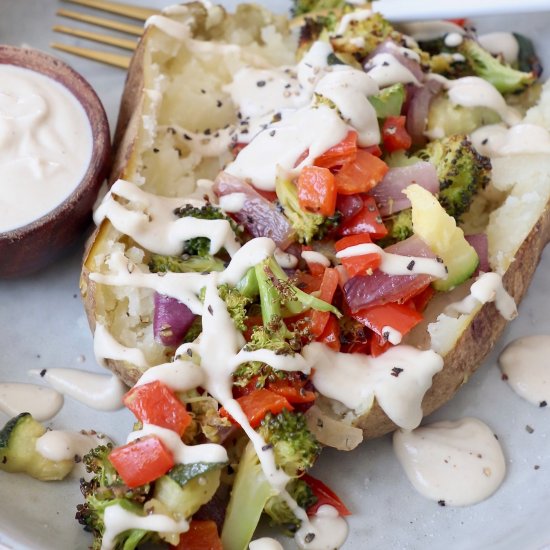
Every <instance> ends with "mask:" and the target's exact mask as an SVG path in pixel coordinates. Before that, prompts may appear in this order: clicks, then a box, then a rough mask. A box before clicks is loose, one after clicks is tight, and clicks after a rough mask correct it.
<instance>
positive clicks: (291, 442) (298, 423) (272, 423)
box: [258, 409, 321, 477]
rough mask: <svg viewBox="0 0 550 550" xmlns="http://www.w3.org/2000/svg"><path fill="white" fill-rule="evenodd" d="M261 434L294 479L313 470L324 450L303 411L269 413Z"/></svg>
mask: <svg viewBox="0 0 550 550" xmlns="http://www.w3.org/2000/svg"><path fill="white" fill-rule="evenodd" d="M258 431H259V433H260V435H261V436H262V437H263V438H264V440H265V441H266V442H267V443H268V444H269V445H272V447H273V452H274V453H275V461H276V462H277V465H278V466H279V467H280V468H282V469H283V470H284V471H285V472H286V473H287V474H288V475H289V476H291V477H295V476H297V475H298V474H299V473H300V472H303V471H305V470H308V469H309V468H311V467H312V466H313V464H314V462H315V460H316V459H317V456H318V455H319V452H320V450H321V447H320V445H319V443H318V442H317V440H316V439H315V437H314V436H313V434H312V433H311V432H310V431H309V429H308V427H307V424H306V419H305V417H304V415H303V414H302V413H300V412H294V411H293V412H290V411H287V410H286V409H285V410H283V411H282V412H280V413H279V414H276V415H274V414H271V413H268V414H266V416H265V418H264V419H263V420H262V422H261V424H260V428H259V430H258Z"/></svg>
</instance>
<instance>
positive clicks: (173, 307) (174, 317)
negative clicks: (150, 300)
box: [153, 292, 195, 347]
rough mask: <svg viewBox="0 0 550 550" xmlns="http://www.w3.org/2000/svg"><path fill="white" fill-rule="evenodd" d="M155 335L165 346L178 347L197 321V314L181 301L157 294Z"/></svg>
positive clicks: (154, 319)
mask: <svg viewBox="0 0 550 550" xmlns="http://www.w3.org/2000/svg"><path fill="white" fill-rule="evenodd" d="M154 301H155V313H154V317H153V334H154V336H155V340H156V341H157V342H160V343H161V344H163V345H164V346H170V347H173V346H177V345H178V344H180V343H181V341H182V340H183V337H184V336H185V335H186V334H187V331H188V330H189V328H190V327H191V325H192V324H193V321H194V320H195V314H194V313H193V312H192V311H191V310H190V309H189V308H188V307H187V306H186V305H185V304H182V303H181V302H180V301H179V300H176V299H175V298H172V297H170V296H165V295H164V294H158V293H157V292H155V297H154Z"/></svg>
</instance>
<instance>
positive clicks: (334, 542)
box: [294, 504, 348, 550]
mask: <svg viewBox="0 0 550 550" xmlns="http://www.w3.org/2000/svg"><path fill="white" fill-rule="evenodd" d="M311 528H312V529H311ZM311 535H313V538H311ZM347 536H348V524H347V522H346V520H345V519H344V518H343V517H342V516H340V515H339V514H338V511H337V510H336V508H334V507H333V506H330V505H329V504H324V505H323V506H320V507H319V509H318V510H317V513H316V514H315V515H314V516H313V517H312V518H311V526H310V527H309V526H307V525H302V526H301V527H300V529H298V531H297V532H296V535H294V540H295V542H296V544H297V545H298V548H300V549H302V550H335V549H336V548H340V546H342V545H343V544H344V542H345V541H346V538H347Z"/></svg>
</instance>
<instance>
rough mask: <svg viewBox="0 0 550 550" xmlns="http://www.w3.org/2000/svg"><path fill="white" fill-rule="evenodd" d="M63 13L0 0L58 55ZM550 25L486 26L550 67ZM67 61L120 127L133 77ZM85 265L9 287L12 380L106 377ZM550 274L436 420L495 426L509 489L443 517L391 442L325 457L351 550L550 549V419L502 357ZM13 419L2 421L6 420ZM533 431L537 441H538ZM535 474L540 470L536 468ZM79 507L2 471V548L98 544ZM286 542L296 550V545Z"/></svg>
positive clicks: (13, 30)
mask: <svg viewBox="0 0 550 550" xmlns="http://www.w3.org/2000/svg"><path fill="white" fill-rule="evenodd" d="M134 3H139V2H134ZM142 3H144V4H145V3H146V2H142ZM147 3H148V4H149V5H152V4H154V1H153V0H151V1H149V2H147ZM226 4H227V5H229V2H227V3H226ZM231 4H232V5H234V2H232V3H231ZM159 5H166V2H164V3H162V4H161V3H159ZM271 5H272V7H276V9H277V10H278V11H282V10H286V8H287V6H288V5H287V2H283V1H280V0H279V1H277V0H273V1H272V2H271ZM59 7H62V4H61V3H60V2H57V1H56V0H17V1H16V0H0V42H3V43H8V44H14V45H22V44H27V45H30V46H33V47H37V48H40V49H44V50H48V49H49V48H48V44H49V42H51V41H52V40H54V39H55V37H54V35H53V33H51V31H50V30H49V29H50V28H51V26H52V25H53V24H54V22H55V16H54V12H55V10H56V9H58V8H59ZM549 7H550V2H549ZM548 28H550V13H546V14H539V15H536V14H532V15H529V16H517V17H512V16H508V17H500V18H499V17H492V18H488V19H484V20H479V29H480V30H483V31H485V30H497V29H501V30H515V31H518V32H522V33H524V34H527V35H529V36H531V37H532V38H534V40H535V44H536V46H537V49H538V51H539V52H540V53H542V54H543V57H544V58H545V60H546V65H547V66H548V67H549V68H550V35H549V34H548V31H547V29H548ZM64 40H65V41H66V42H70V41H71V40H70V39H64ZM75 42H76V41H75ZM65 59H66V60H67V61H68V62H69V63H70V64H72V65H73V66H74V67H75V68H76V69H77V70H78V71H80V72H81V73H82V74H83V75H84V76H85V77H86V78H87V79H88V80H89V81H90V82H91V83H92V85H93V86H94V87H95V88H96V90H97V91H98V93H99V95H100V96H101V98H102V100H103V102H104V104H105V107H106V109H107V111H108V113H109V118H110V121H111V124H112V126H113V127H114V123H115V119H116V111H117V104H118V100H119V96H120V92H121V89H122V85H123V80H124V73H123V71H120V70H118V69H111V68H108V67H104V66H102V65H100V64H96V63H93V62H89V61H85V60H79V59H77V58H73V57H70V56H65ZM80 256H81V249H76V250H75V251H74V253H73V254H72V255H70V256H69V257H68V258H66V259H65V260H63V261H61V262H59V263H58V264H56V265H55V266H53V267H51V268H49V269H47V270H44V271H43V272H42V273H40V274H38V275H35V276H32V277H29V278H26V279H24V280H19V281H0V380H1V381H21V382H25V381H30V380H29V378H28V376H27V374H26V373H27V371H28V370H29V369H33V368H34V369H36V368H38V369H41V368H47V367H72V368H74V367H80V368H85V369H89V370H98V369H99V367H97V366H96V365H95V361H94V359H93V353H92V338H91V335H90V332H89V329H88V326H87V322H86V320H85V317H84V312H83V308H82V305H81V303H80V299H79V297H78V276H79V269H80ZM549 272H550V254H549V253H546V255H545V256H544V257H543V260H542V263H541V265H540V266H539V269H538V271H537V274H536V276H535V280H534V282H533V284H532V286H531V288H530V290H529V292H528V294H527V297H526V298H525V300H524V302H523V304H522V305H521V308H520V315H519V318H518V319H517V320H515V321H514V322H513V323H512V324H511V325H510V327H509V329H508V330H507V331H506V333H505V335H504V338H503V339H502V341H501V342H500V343H499V345H498V346H497V349H496V350H495V352H494V353H493V354H492V355H491V356H490V357H489V358H488V360H487V362H486V365H485V366H484V368H482V369H481V370H480V371H479V372H478V373H477V374H476V375H475V376H474V377H472V379H471V381H470V382H469V383H468V385H467V386H466V387H464V388H463V389H462V390H461V391H460V392H459V393H458V395H457V396H456V398H455V399H454V400H453V402H452V403H450V404H449V405H448V406H446V407H444V408H443V409H441V410H440V411H439V412H438V413H437V414H436V415H433V418H434V419H436V418H437V419H449V420H454V419H458V418H460V417H463V416H475V417H478V418H480V419H481V420H483V421H485V422H487V423H488V424H489V425H490V426H491V427H492V429H493V430H494V431H495V433H496V434H498V436H499V440H500V442H501V444H502V447H503V449H504V452H505V454H506V457H507V464H508V472H507V475H506V479H505V481H504V484H503V485H502V487H501V488H500V489H499V490H498V491H497V493H496V494H495V495H493V496H492V497H491V498H490V499H488V500H487V501H486V502H483V503H481V504H478V505H476V506H472V507H468V508H449V507H445V508H442V507H440V506H438V505H437V504H436V503H435V502H432V501H429V500H426V499H424V498H423V497H421V496H420V495H418V494H417V493H416V492H415V490H414V489H413V488H412V487H411V486H410V485H409V483H408V481H407V480H406V478H405V476H404V474H403V472H402V470H401V468H400V466H399V464H398V463H397V461H396V459H395V457H394V456H393V452H392V448H391V439H390V438H383V439H381V440H378V441H373V442H369V443H367V444H364V445H363V446H362V447H361V448H359V449H358V450H356V451H354V452H353V453H348V454H346V453H337V452H330V451H326V452H325V453H324V454H323V456H322V458H321V459H320V461H319V465H318V467H317V468H316V471H317V475H318V476H319V477H320V478H322V479H324V480H325V481H326V482H327V483H328V484H329V485H330V486H331V487H332V488H334V490H335V491H336V492H337V493H338V494H339V495H341V497H342V498H343V499H344V500H345V502H346V503H347V505H348V507H349V508H350V509H351V510H352V511H353V516H352V517H351V518H350V520H349V524H350V536H349V538H348V541H347V543H346V545H345V548H346V549H348V550H351V549H359V548H370V549H383V550H386V549H392V550H393V549H425V548H429V549H440V548H446V549H448V550H474V549H475V550H477V549H479V550H481V549H495V550H496V549H499V550H516V549H520V548H521V549H524V550H540V549H541V548H543V547H545V546H547V545H550V522H549V521H548V502H549V501H550V452H549V451H548V449H549V448H550V447H549V443H550V422H549V413H550V410H548V409H539V408H536V407H534V406H532V405H530V404H529V403H527V402H525V401H523V400H521V399H520V398H519V397H517V396H516V395H515V394H514V393H513V392H512V391H511V390H510V389H509V388H508V386H507V385H506V384H505V383H504V382H502V381H501V379H500V373H499V370H498V368H497V367H496V359H497V356H498V352H499V351H500V350H501V349H502V348H503V346H504V345H505V344H506V343H507V342H509V341H510V340H512V339H514V338H517V337H519V336H523V335H527V334H537V333H546V334H549V333H550V315H548V312H549V311H550V292H549V290H550V287H549V283H548V276H549ZM6 420H7V417H2V415H1V413H0V423H4V422H5V421H6ZM49 425H51V426H53V427H55V428H62V429H75V430H76V429H81V428H96V429H98V430H102V431H104V432H106V433H107V434H109V435H111V436H112V437H113V438H115V439H116V440H118V441H122V440H123V437H124V436H125V434H126V432H127V430H128V429H129V427H130V426H131V418H130V416H129V415H128V414H126V413H125V412H119V413H110V414H109V413H98V412H95V411H92V410H90V409H87V408H85V407H84V406H81V405H79V404H77V403H75V402H72V401H71V400H70V399H67V400H66V404H65V407H64V408H63V410H62V411H61V413H59V414H58V415H57V416H56V417H55V418H54V419H53V420H52V422H51V423H49ZM526 425H529V426H531V427H533V428H534V432H533V433H528V432H527V431H526V429H525V426H526ZM535 465H538V466H539V469H537V470H535V468H534V467H535ZM80 500H81V497H80V494H79V490H78V482H77V481H76V480H75V479H72V480H71V479H70V480H67V481H65V482H62V483H48V484H47V483H42V482H39V481H35V480H32V479H30V478H27V477H25V476H22V475H9V474H4V473H3V472H0V547H2V545H4V547H7V548H13V549H35V550H79V549H82V550H84V549H85V548H87V547H88V545H89V544H90V538H89V536H88V535H86V534H85V533H83V532H82V530H81V528H80V526H79V525H78V524H77V523H76V522H75V521H74V520H73V517H74V510H75V505H76V504H77V503H78V502H79V501H80ZM285 545H286V546H288V547H289V548H290V547H292V544H291V542H290V541H288V539H287V542H286V543H285Z"/></svg>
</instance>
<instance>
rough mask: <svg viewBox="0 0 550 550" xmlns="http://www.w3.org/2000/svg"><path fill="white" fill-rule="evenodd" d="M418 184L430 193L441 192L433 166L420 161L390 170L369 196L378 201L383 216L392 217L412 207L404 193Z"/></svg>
mask: <svg viewBox="0 0 550 550" xmlns="http://www.w3.org/2000/svg"><path fill="white" fill-rule="evenodd" d="M413 183H417V184H418V185H421V186H422V187H424V188H425V189H427V190H428V191H429V192H430V193H432V194H434V195H435V194H436V193H438V192H439V179H438V177H437V172H436V169H435V167H434V165H433V164H430V163H429V162H424V161H419V162H417V163H416V164H411V165H410V166H402V167H399V168H390V169H389V170H388V172H387V174H386V175H385V176H384V179H383V180H382V181H381V182H380V183H379V184H378V185H377V186H376V187H374V188H373V189H371V190H370V191H369V195H371V196H373V197H374V198H375V200H376V205H377V206H378V210H380V215H381V216H390V215H391V214H395V213H396V212H400V211H401V210H404V209H405V208H409V207H410V206H411V201H410V200H409V199H408V198H407V197H406V196H405V194H404V193H403V191H404V190H405V189H406V188H407V187H408V186H409V185H411V184H413Z"/></svg>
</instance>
